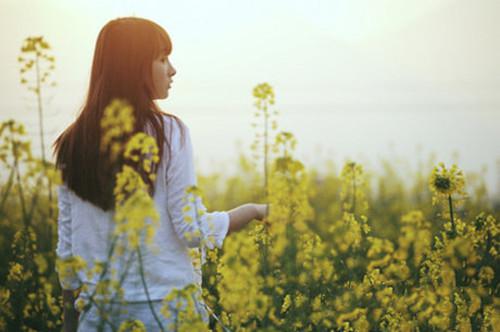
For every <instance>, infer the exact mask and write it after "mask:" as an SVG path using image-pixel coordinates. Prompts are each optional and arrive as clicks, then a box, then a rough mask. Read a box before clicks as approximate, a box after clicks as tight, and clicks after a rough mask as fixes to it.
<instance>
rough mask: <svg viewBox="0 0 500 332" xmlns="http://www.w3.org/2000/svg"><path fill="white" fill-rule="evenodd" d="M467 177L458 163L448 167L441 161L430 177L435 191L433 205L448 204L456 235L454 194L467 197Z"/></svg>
mask: <svg viewBox="0 0 500 332" xmlns="http://www.w3.org/2000/svg"><path fill="white" fill-rule="evenodd" d="M464 186H465V177H464V174H463V172H462V170H460V169H459V168H458V166H457V165H456V164H453V165H452V166H451V168H450V169H448V168H446V166H445V165H444V163H442V162H441V163H439V164H438V166H435V167H434V169H433V170H432V173H431V176H430V178H429V188H430V190H431V191H432V193H433V197H432V205H436V204H438V203H440V202H441V203H444V204H446V205H448V211H449V217H450V222H451V231H452V235H453V236H454V235H456V232H457V230H456V220H455V216H454V211H453V197H452V196H453V195H454V194H455V195H459V196H461V197H465V196H466V193H465V192H464Z"/></svg>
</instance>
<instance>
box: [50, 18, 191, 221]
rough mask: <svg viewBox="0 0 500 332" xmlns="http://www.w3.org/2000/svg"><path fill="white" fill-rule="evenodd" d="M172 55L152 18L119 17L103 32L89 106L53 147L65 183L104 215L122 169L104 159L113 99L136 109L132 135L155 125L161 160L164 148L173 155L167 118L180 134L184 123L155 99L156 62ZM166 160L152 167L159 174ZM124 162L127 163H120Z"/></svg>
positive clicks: (150, 183) (168, 42)
mask: <svg viewBox="0 0 500 332" xmlns="http://www.w3.org/2000/svg"><path fill="white" fill-rule="evenodd" d="M171 52H172V43H171V40H170V37H169V35H168V34H167V32H166V31H165V30H164V29H163V28H162V27H161V26H159V25H158V24H156V23H154V22H152V21H150V20H147V19H143V18H137V17H123V18H117V19H114V20H111V21H109V22H108V23H107V24H106V25H105V26H104V27H103V28H102V29H101V31H100V32H99V36H98V37H97V41H96V46H95V52H94V59H93V63H92V71H91V76H90V83H89V89H88V94H87V97H86V101H85V102H84V104H83V106H82V108H81V112H80V114H79V116H78V117H77V119H76V120H75V121H74V122H73V123H72V124H71V125H70V126H69V127H68V128H67V129H66V130H65V131H64V132H63V133H62V134H61V135H59V137H58V138H57V139H56V140H55V141H54V144H53V148H54V154H55V156H56V167H57V168H58V169H60V170H61V173H62V179H63V182H64V183H65V185H67V186H68V188H70V189H71V190H72V191H73V192H75V193H76V194H77V195H78V196H79V197H80V198H82V199H83V200H86V201H89V202H91V203H93V204H94V205H97V206H99V207H101V208H102V209H103V210H105V211H106V210H109V209H110V208H112V207H113V205H114V197H113V187H114V184H115V176H114V173H115V171H116V169H117V168H118V169H119V168H120V165H118V167H117V165H116V163H115V164H114V165H113V163H111V162H110V160H109V155H102V154H101V153H100V149H99V146H100V140H101V127H100V120H101V118H102V116H103V112H104V109H105V108H106V106H108V104H109V103H110V102H111V101H112V100H113V99H115V98H122V99H126V100H127V101H128V102H129V103H130V104H131V106H132V107H133V110H134V113H133V114H134V118H135V127H134V130H133V132H132V133H130V136H132V135H133V134H135V133H137V132H139V131H144V129H145V126H146V125H147V124H151V125H152V128H153V133H154V134H153V136H154V137H155V139H156V142H157V144H158V148H159V157H160V158H161V159H163V158H162V157H163V151H164V149H163V147H164V144H167V146H168V149H169V151H170V150H171V147H170V142H169V140H168V139H167V138H166V137H165V135H164V132H165V131H164V122H163V117H165V116H169V117H172V118H173V119H174V120H175V121H177V123H178V124H179V126H180V128H181V129H182V128H183V126H182V125H181V123H180V122H181V121H180V119H179V118H177V117H176V116H175V115H173V114H169V113H165V112H163V111H162V110H161V109H160V108H159V106H158V105H157V104H156V103H155V102H154V100H153V99H152V98H153V91H154V87H153V80H152V63H153V61H154V59H156V58H157V57H158V56H160V54H165V55H169V54H170V53H171ZM169 156H170V154H169ZM161 159H160V162H158V163H156V164H154V165H153V169H152V172H153V173H155V174H156V172H157V170H158V165H159V164H160V163H161ZM169 159H170V158H169ZM122 163H124V162H123V160H122V159H121V160H119V161H118V164H122ZM139 173H140V172H139ZM141 176H142V178H143V180H144V181H145V182H146V184H147V185H148V188H149V193H150V194H151V195H153V194H154V182H153V181H152V180H151V179H150V178H149V177H148V176H146V175H144V174H141Z"/></svg>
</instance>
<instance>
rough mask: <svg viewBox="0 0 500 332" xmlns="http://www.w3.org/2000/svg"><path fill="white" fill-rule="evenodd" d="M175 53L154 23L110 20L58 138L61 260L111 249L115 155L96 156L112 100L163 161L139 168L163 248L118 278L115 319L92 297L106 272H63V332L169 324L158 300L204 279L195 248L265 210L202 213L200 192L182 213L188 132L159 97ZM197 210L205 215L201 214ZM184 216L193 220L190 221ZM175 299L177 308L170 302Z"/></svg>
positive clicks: (189, 170) (189, 171) (97, 256)
mask: <svg viewBox="0 0 500 332" xmlns="http://www.w3.org/2000/svg"><path fill="white" fill-rule="evenodd" d="M171 51H172V44H171V41H170V38H169V36H168V34H167V32H166V31H165V30H164V29H163V28H162V27H160V26H159V25H158V24H156V23H154V22H152V21H150V20H146V19H142V18H136V17H125V18H118V19H115V20H111V21H110V22H108V23H107V24H106V25H105V26H104V27H103V28H102V30H101V31H100V33H99V36H98V38H97V42H96V46H95V53H94V59H93V64H92V71H91V77H90V84H89V90H88V95H87V98H86V101H85V103H84V105H83V107H82V110H81V112H80V114H79V116H78V118H77V119H76V121H74V122H73V123H72V124H71V125H70V126H69V127H68V128H67V129H66V130H65V131H64V132H63V133H62V134H61V135H60V136H59V137H58V138H57V140H56V141H55V142H54V154H55V157H56V166H57V167H58V169H60V170H61V173H62V179H63V184H62V185H61V186H59V187H58V205H59V216H58V244H57V256H58V258H59V260H61V261H68V260H71V259H72V258H74V257H81V258H83V259H84V260H85V261H86V262H87V267H88V268H89V269H90V268H91V267H92V266H95V265H94V263H95V262H98V261H100V262H102V261H105V260H106V259H107V258H109V255H108V254H109V252H110V248H112V247H113V246H112V245H111V244H110V243H109V242H110V237H109V234H110V233H111V230H112V228H113V223H114V221H113V212H114V196H113V188H114V185H115V173H116V169H117V168H116V165H114V166H113V163H112V162H110V156H109V154H103V153H100V148H99V147H100V143H101V138H102V133H101V129H100V120H101V119H102V117H103V112H104V109H105V108H106V106H108V105H109V104H110V103H111V102H112V100H114V99H115V98H122V99H125V100H127V102H128V103H129V104H130V105H131V106H132V107H133V115H134V118H135V125H134V128H133V132H132V133H130V136H131V135H132V134H134V133H137V132H141V131H142V132H146V133H149V134H151V136H153V137H154V138H155V140H156V143H157V146H158V148H159V154H158V155H159V157H160V159H159V162H157V163H155V164H154V167H153V169H152V172H153V173H154V174H155V175H156V177H155V178H154V180H153V179H152V178H150V177H148V176H145V175H144V174H141V176H142V178H143V180H144V182H145V183H146V184H147V186H148V190H149V193H150V195H151V196H152V198H153V199H154V203H155V206H156V210H157V211H158V213H159V215H160V221H159V226H158V227H157V229H156V232H155V236H154V240H153V241H154V244H155V245H156V247H157V248H159V249H160V250H159V251H154V250H151V249H149V248H148V247H141V248H142V253H141V255H140V257H137V256H130V257H131V261H129V262H127V264H128V265H127V271H128V272H127V273H126V274H125V277H124V279H123V280H122V281H121V282H122V283H121V288H122V290H123V294H122V300H121V302H122V306H121V309H123V308H125V309H126V311H127V313H119V311H114V309H113V308H111V309H110V307H108V309H106V310H110V311H111V312H106V314H107V315H108V316H111V318H110V317H108V318H107V319H103V317H102V316H103V315H102V308H101V309H99V307H98V305H97V302H95V301H94V298H92V296H91V295H92V294H95V293H96V285H97V284H98V282H99V280H101V279H98V277H100V278H102V275H101V276H98V275H97V274H95V275H90V274H88V273H86V272H85V271H84V270H80V271H77V272H76V273H74V274H72V275H71V274H70V275H68V274H67V273H64V274H63V273H61V271H59V270H58V272H59V279H60V282H61V286H62V288H63V300H64V303H65V306H64V328H65V330H66V331H74V330H76V328H77V325H78V330H79V331H88V330H97V329H104V330H111V329H112V327H113V326H114V328H117V327H118V326H120V324H121V323H122V322H123V321H124V320H126V319H139V320H141V321H142V322H143V323H144V324H145V327H146V329H147V330H148V331H149V330H154V331H157V330H160V329H163V330H167V329H168V323H170V322H172V320H174V319H175V317H172V316H170V318H167V317H165V316H164V315H161V314H160V309H161V307H162V300H163V299H164V298H165V296H166V295H167V294H169V293H170V292H171V291H172V290H173V289H182V288H183V287H185V286H187V285H190V284H195V283H199V282H200V278H199V275H197V273H196V272H197V271H196V268H195V267H194V265H193V262H192V259H191V257H190V255H189V251H190V248H198V247H200V244H201V243H207V246H208V247H209V248H211V247H213V246H217V247H219V248H220V247H222V243H223V240H224V238H225V237H226V236H227V235H229V234H231V233H233V232H236V231H239V230H241V229H242V228H244V227H245V226H246V225H247V224H248V223H249V222H250V221H251V220H253V219H257V220H263V219H264V218H265V216H266V215H267V207H266V205H264V204H254V203H247V204H244V205H241V206H239V207H237V208H234V209H232V210H230V211H216V212H206V209H205V207H204V206H203V204H202V202H201V199H199V197H198V198H196V199H195V204H197V208H196V209H191V211H187V212H186V210H185V209H183V208H184V204H185V203H183V198H184V196H185V193H186V189H187V188H189V187H192V186H195V185H196V176H195V171H194V167H193V151H192V145H191V138H190V133H189V129H188V128H187V127H186V125H185V124H184V123H183V122H182V121H181V120H180V119H179V118H178V117H177V116H175V115H173V114H168V113H165V112H163V111H162V110H160V108H159V107H158V105H157V104H156V103H155V102H154V100H155V99H165V98H167V97H168V94H169V89H171V84H172V77H173V76H174V75H175V74H176V70H175V69H174V67H173V66H172V64H171V63H170V61H169V55H170V53H171ZM122 162H123V161H122ZM118 166H120V165H118ZM118 169H119V168H118ZM138 172H139V171H138ZM199 211H204V212H205V213H203V214H202V215H201V216H200V215H198V213H197V212H199ZM186 213H188V214H191V215H190V216H189V217H190V218H195V219H196V221H197V222H194V223H193V222H191V223H187V222H186V220H187V219H186V218H185V217H186ZM187 234H190V235H191V236H189V237H188V236H187ZM192 234H197V235H196V236H192ZM208 239H212V241H208ZM139 260H140V261H139ZM117 266H118V267H123V265H120V264H118V265H117ZM115 267H116V266H115ZM139 271H142V272H144V273H142V272H141V273H139ZM80 289H81V291H80V292H79V295H78V301H79V303H83V304H84V305H85V308H86V309H85V312H84V313H83V314H81V315H79V314H80V313H79V312H78V311H77V310H76V308H77V307H78V308H81V307H80V306H75V293H78V291H79V290H80ZM163 304H164V303H163ZM169 305H170V308H174V307H175V303H174V302H172V303H170V304H169ZM196 309H197V310H198V312H199V314H200V315H201V317H202V319H203V321H204V322H205V323H208V315H207V311H206V310H205V307H204V303H203V301H202V300H200V301H197V302H196ZM100 310H101V313H100ZM106 310H104V311H106ZM103 321H104V322H103ZM77 323H78V324H77ZM99 326H100V327H99Z"/></svg>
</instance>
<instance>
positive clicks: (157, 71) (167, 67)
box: [152, 55, 176, 99]
mask: <svg viewBox="0 0 500 332" xmlns="http://www.w3.org/2000/svg"><path fill="white" fill-rule="evenodd" d="M175 73H176V71H175V68H174V67H173V66H172V64H171V63H170V60H169V59H168V55H161V56H159V57H158V58H156V59H155V60H154V61H153V67H152V75H153V84H154V96H153V99H165V98H167V96H168V90H169V89H170V86H171V83H172V82H173V81H172V76H174V75H175Z"/></svg>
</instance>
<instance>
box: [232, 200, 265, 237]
mask: <svg viewBox="0 0 500 332" xmlns="http://www.w3.org/2000/svg"><path fill="white" fill-rule="evenodd" d="M228 213H229V228H228V231H227V235H229V234H231V233H233V232H237V231H239V230H241V229H243V228H245V226H246V225H247V224H248V223H249V222H250V221H252V220H254V219H257V220H262V219H264V217H265V216H267V204H254V203H247V204H243V205H241V206H238V207H237V208H234V209H232V210H230V211H228Z"/></svg>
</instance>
